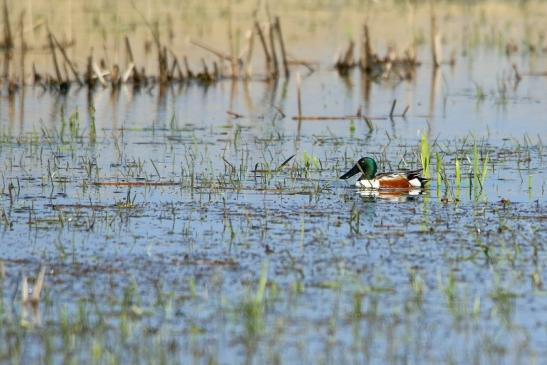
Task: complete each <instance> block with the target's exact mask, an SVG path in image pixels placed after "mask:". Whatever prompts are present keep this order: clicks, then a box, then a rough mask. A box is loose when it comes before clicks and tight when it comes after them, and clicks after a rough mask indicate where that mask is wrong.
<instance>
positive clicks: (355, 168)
mask: <svg viewBox="0 0 547 365" xmlns="http://www.w3.org/2000/svg"><path fill="white" fill-rule="evenodd" d="M360 171H361V169H360V168H359V166H357V165H355V166H353V167H352V168H351V170H349V171H348V172H346V173H345V174H344V175H342V176H340V179H348V178H350V177H352V176H353V175H355V174H357V173H358V172H360Z"/></svg>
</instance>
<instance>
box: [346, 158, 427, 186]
mask: <svg viewBox="0 0 547 365" xmlns="http://www.w3.org/2000/svg"><path fill="white" fill-rule="evenodd" d="M377 171H378V165H376V161H374V159H372V158H370V157H363V158H361V159H360V160H359V161H357V163H356V164H355V166H353V167H352V168H351V170H349V171H348V172H346V173H345V174H344V175H342V176H340V179H348V178H350V177H352V176H353V175H355V174H358V173H359V172H360V173H361V176H360V177H359V179H358V180H357V182H356V183H355V186H357V187H358V188H363V189H373V190H382V189H390V190H412V189H419V188H423V187H424V186H425V184H426V183H427V182H428V181H429V179H426V178H424V177H422V175H421V173H422V169H419V170H408V171H396V172H382V173H379V174H377V173H376V172H377Z"/></svg>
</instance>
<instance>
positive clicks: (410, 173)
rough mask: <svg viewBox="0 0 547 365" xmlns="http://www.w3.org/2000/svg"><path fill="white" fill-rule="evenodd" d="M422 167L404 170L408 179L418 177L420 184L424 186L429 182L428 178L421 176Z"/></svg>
mask: <svg viewBox="0 0 547 365" xmlns="http://www.w3.org/2000/svg"><path fill="white" fill-rule="evenodd" d="M422 171H423V169H418V170H411V171H405V173H406V176H407V178H408V180H412V179H418V181H419V182H420V184H422V186H425V184H427V183H428V182H429V179H427V178H425V177H423V176H422Z"/></svg>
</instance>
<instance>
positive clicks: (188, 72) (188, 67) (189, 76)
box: [184, 56, 194, 78]
mask: <svg viewBox="0 0 547 365" xmlns="http://www.w3.org/2000/svg"><path fill="white" fill-rule="evenodd" d="M184 68H185V69H186V77H188V78H193V77H194V73H193V72H192V70H191V69H190V64H189V63H188V57H186V56H184Z"/></svg>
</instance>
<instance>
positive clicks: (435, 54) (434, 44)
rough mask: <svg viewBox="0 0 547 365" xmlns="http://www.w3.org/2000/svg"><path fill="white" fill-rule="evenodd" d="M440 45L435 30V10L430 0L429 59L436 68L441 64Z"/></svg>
mask: <svg viewBox="0 0 547 365" xmlns="http://www.w3.org/2000/svg"><path fill="white" fill-rule="evenodd" d="M440 47H441V38H440V34H438V32H437V19H436V18H435V10H434V9H433V2H431V60H432V63H433V67H434V68H437V67H439V66H440V64H441V60H440V55H439V52H440Z"/></svg>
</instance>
